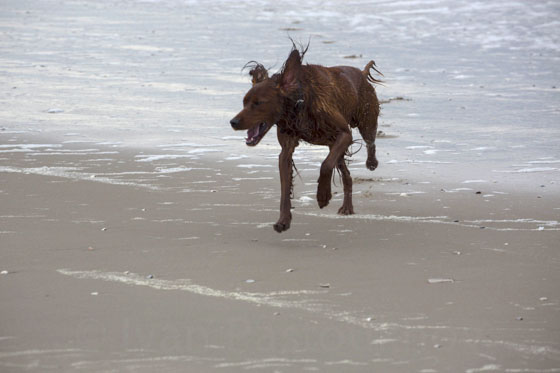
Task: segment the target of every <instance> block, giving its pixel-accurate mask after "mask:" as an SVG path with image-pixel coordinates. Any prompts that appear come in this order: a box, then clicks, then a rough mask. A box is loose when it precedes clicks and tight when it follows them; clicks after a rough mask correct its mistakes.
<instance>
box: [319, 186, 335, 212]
mask: <svg viewBox="0 0 560 373" xmlns="http://www.w3.org/2000/svg"><path fill="white" fill-rule="evenodd" d="M331 198H332V195H331V188H330V187H329V188H321V187H319V188H318V189H317V203H318V204H319V208H323V207H325V206H327V205H328V204H329V201H330V200H331Z"/></svg>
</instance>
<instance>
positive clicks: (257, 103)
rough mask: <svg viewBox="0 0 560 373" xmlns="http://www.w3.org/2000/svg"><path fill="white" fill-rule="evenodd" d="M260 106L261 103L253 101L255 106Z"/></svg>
mask: <svg viewBox="0 0 560 373" xmlns="http://www.w3.org/2000/svg"><path fill="white" fill-rule="evenodd" d="M260 104H262V101H255V103H254V105H255V106H259V105H260Z"/></svg>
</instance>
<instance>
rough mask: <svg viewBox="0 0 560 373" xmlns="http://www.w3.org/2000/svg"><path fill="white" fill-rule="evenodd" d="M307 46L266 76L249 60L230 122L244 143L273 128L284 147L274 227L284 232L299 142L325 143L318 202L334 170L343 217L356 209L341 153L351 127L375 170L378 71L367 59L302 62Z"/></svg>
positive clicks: (325, 199) (324, 199) (325, 196)
mask: <svg viewBox="0 0 560 373" xmlns="http://www.w3.org/2000/svg"><path fill="white" fill-rule="evenodd" d="M306 51H307V48H305V49H304V48H300V49H298V48H296V47H295V45H294V46H293V48H292V50H291V52H290V55H289V57H288V59H287V60H286V62H285V63H284V65H283V67H282V69H281V70H280V71H279V72H278V73H276V74H274V75H272V76H270V77H269V75H268V71H267V69H266V68H265V67H264V66H263V65H261V64H259V63H257V62H255V61H251V62H250V63H248V64H247V65H246V66H249V67H250V68H251V69H250V72H249V74H250V75H251V77H252V84H253V86H252V87H251V89H250V90H249V91H248V92H247V94H246V95H245V97H244V98H243V109H242V110H241V111H240V112H239V113H238V114H237V115H236V116H235V117H234V118H233V119H231V121H230V124H231V126H232V127H233V129H234V130H246V131H247V139H246V144H247V145H248V146H256V145H257V144H258V143H259V142H260V141H261V139H262V138H263V137H264V136H265V135H266V134H267V133H268V131H269V130H270V129H271V128H272V127H273V126H274V125H276V126H277V137H278V142H279V143H280V145H281V147H282V151H281V152H280V156H279V163H278V166H279V170H280V184H281V198H280V217H279V219H278V221H277V223H276V224H274V230H276V231H277V232H279V233H280V232H283V231H286V230H288V229H289V228H290V224H291V221H292V213H291V192H292V183H293V168H294V163H293V160H292V154H293V153H294V150H295V148H296V147H297V146H298V144H299V142H300V141H302V140H303V141H305V142H307V143H310V144H315V145H325V146H328V147H329V149H330V152H329V154H328V156H327V158H326V159H325V160H324V161H323V163H322V164H321V169H320V174H319V180H318V186H317V203H318V204H319V207H320V208H323V207H325V206H327V205H328V204H329V201H330V199H331V197H332V195H331V179H332V175H333V170H334V169H335V168H337V169H338V170H339V172H340V175H341V177H342V184H343V189H344V200H343V203H342V207H341V208H340V209H339V210H338V213H339V214H341V215H350V214H353V213H354V207H353V205H352V178H351V176H350V171H349V170H348V167H347V166H346V161H345V154H347V152H348V148H349V146H350V145H351V144H352V142H353V139H352V128H356V127H357V128H358V130H359V132H360V135H361V136H362V138H363V140H364V142H365V145H366V148H367V152H368V156H367V161H366V167H367V168H368V169H370V170H372V171H373V170H375V169H376V168H377V165H378V161H377V158H376V156H375V136H376V134H377V119H378V116H379V101H378V99H377V95H376V93H375V88H374V87H373V85H372V84H371V83H373V84H375V83H380V82H381V81H380V80H378V79H375V78H374V77H373V76H372V75H371V72H372V71H374V72H377V73H378V74H380V75H382V74H381V73H380V72H379V71H378V70H377V68H376V66H375V62H374V61H370V62H369V63H368V64H367V65H366V66H365V67H364V69H363V70H359V69H357V68H355V67H350V66H335V67H325V66H321V65H310V64H305V65H304V64H303V63H302V60H303V57H304V55H305V53H306Z"/></svg>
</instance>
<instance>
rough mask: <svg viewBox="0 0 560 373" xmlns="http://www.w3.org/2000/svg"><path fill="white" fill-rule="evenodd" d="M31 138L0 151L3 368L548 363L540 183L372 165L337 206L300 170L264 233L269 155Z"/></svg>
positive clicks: (413, 367) (555, 302) (549, 196)
mask: <svg viewBox="0 0 560 373" xmlns="http://www.w3.org/2000/svg"><path fill="white" fill-rule="evenodd" d="M26 136H28V135H26ZM33 140H36V141H34V143H35V144H36V145H35V146H33V145H31V146H29V145H28V146H27V147H26V146H24V145H21V144H22V142H19V143H18V144H20V145H15V144H12V145H10V144H9V143H4V144H3V145H2V146H3V148H2V149H3V150H4V151H6V152H7V151H10V150H13V152H11V153H5V155H6V154H9V156H5V157H4V158H2V160H1V164H2V166H0V171H1V172H2V188H1V194H0V196H1V199H2V213H1V224H2V225H1V226H2V229H1V230H2V232H1V233H0V234H1V239H2V261H1V263H2V268H1V269H2V270H5V271H8V274H3V275H1V276H0V287H1V294H2V304H1V306H0V307H1V308H0V309H1V311H0V312H1V319H2V323H1V327H0V330H1V331H0V335H1V339H0V346H1V351H2V352H1V353H0V365H1V366H2V370H3V371H23V370H26V371H53V372H54V371H57V372H60V371H76V370H78V371H91V372H97V371H109V370H116V371H127V370H132V371H140V372H149V371H154V370H158V371H197V372H203V371H214V370H224V371H243V370H246V369H247V370H249V369H250V370H257V371H306V370H311V371H313V370H315V371H326V372H339V371H360V372H362V371H372V370H380V371H391V372H410V371H419V372H420V371H422V372H432V371H438V372H445V371H468V372H476V371H481V370H489V371H492V370H498V371H510V372H519V371H536V372H540V371H543V372H544V371H546V372H550V371H555V369H556V368H557V367H558V362H559V360H560V343H559V341H558V325H559V322H560V320H559V318H560V313H559V309H560V292H559V289H558V283H559V281H560V272H559V271H558V267H559V264H560V263H559V257H558V237H559V230H560V223H559V222H558V221H557V217H558V211H559V208H560V199H559V198H558V193H557V189H555V184H551V185H547V186H545V187H542V188H540V190H539V191H538V193H526V192H525V193H517V192H516V191H515V190H508V189H507V188H504V186H503V185H500V184H491V183H469V184H456V185H454V184H451V183H441V182H440V181H438V180H437V179H430V178H427V179H426V178H423V179H415V178H407V179H398V178H393V177H391V175H389V174H387V173H386V172H385V171H383V168H380V169H379V170H377V171H376V172H374V173H370V175H372V176H373V177H372V178H365V177H362V178H356V180H355V187H354V191H355V194H354V204H355V209H356V211H357V214H356V215H354V216H351V217H348V218H345V217H341V216H338V215H336V211H337V209H338V207H339V205H340V204H341V186H340V182H337V187H335V189H334V190H335V191H336V192H337V194H336V195H335V197H334V199H333V201H332V202H331V204H330V205H329V206H328V207H327V208H325V209H324V210H320V209H319V208H318V207H317V206H316V204H315V202H314V201H313V200H311V198H312V197H313V193H314V190H315V185H316V183H315V179H316V173H317V168H316V169H312V168H308V169H304V170H301V171H300V172H301V179H299V178H297V179H296V189H295V198H294V205H295V208H294V222H293V225H292V228H291V229H290V230H289V231H288V232H285V233H283V234H278V233H276V232H274V231H273V229H272V223H273V222H274V221H275V219H276V218H277V216H278V211H277V206H278V201H279V193H278V175H277V170H276V169H275V161H273V160H268V161H264V162H258V163H255V162H254V161H253V160H248V159H246V158H241V159H232V160H225V158H224V157H218V156H212V154H204V155H202V156H201V155H200V152H195V153H191V154H190V155H189V153H188V152H183V155H184V157H176V158H175V159H173V157H170V156H169V155H168V157H167V158H166V159H159V160H155V158H154V157H153V155H154V154H155V152H154V150H157V149H152V151H151V152H149V150H147V149H141V150H138V149H136V150H135V149H123V148H119V147H117V146H107V145H99V144H87V145H86V144H83V143H66V144H64V143H60V144H45V142H44V141H41V139H33ZM37 144H38V145H37ZM41 144H43V145H41ZM24 148H27V149H28V150H29V149H33V150H29V151H20V152H18V151H16V150H17V149H24ZM194 149H197V148H194ZM198 149H200V148H198ZM159 158H162V157H159ZM233 158H235V157H233ZM146 159H150V160H151V161H150V162H143V160H146ZM352 167H356V168H358V167H363V165H358V164H356V165H353V166H352ZM363 169H364V170H365V167H363ZM365 171H366V172H369V171H367V170H365ZM430 180H431V181H430ZM428 182H429V183H428ZM411 190H414V191H415V192H411ZM479 191H480V192H481V193H480V194H477V192H479Z"/></svg>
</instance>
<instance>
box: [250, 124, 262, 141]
mask: <svg viewBox="0 0 560 373" xmlns="http://www.w3.org/2000/svg"><path fill="white" fill-rule="evenodd" d="M259 129H260V126H255V127H253V128H251V129H250V130H248V131H247V140H252V139H254V138H255V137H257V136H258V135H259Z"/></svg>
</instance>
